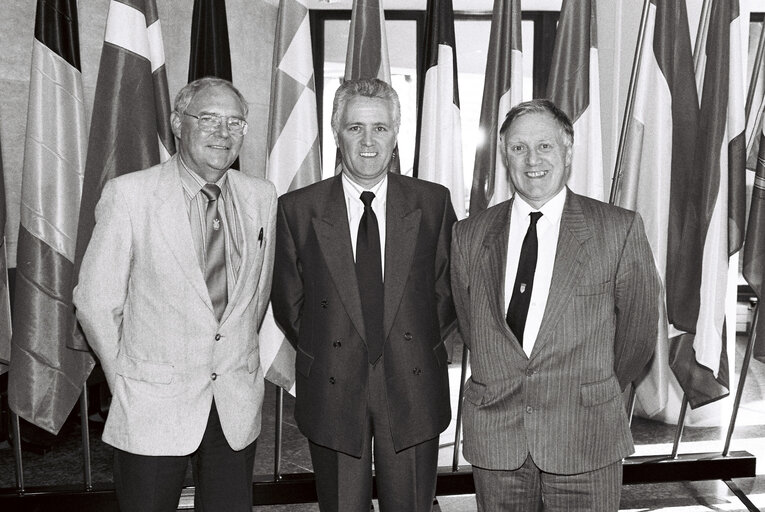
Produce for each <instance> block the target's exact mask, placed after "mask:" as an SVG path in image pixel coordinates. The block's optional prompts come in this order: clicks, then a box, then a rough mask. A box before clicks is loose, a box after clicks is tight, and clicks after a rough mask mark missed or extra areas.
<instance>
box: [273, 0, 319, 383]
mask: <svg viewBox="0 0 765 512" xmlns="http://www.w3.org/2000/svg"><path fill="white" fill-rule="evenodd" d="M273 62H274V69H273V72H272V75H271V111H270V113H269V120H268V162H267V164H266V177H267V178H268V179H269V180H270V181H271V182H272V183H273V184H274V185H275V186H276V191H277V193H278V194H279V195H281V194H284V193H286V192H289V191H291V190H295V189H298V188H301V187H304V186H306V185H310V184H311V183H315V182H317V181H319V180H320V179H321V153H320V146H319V122H318V114H317V108H316V87H315V84H314V77H313V52H312V50H311V25H310V19H309V16H308V5H307V2H306V0H281V1H280V4H279V14H278V18H277V23H276V38H275V43H274V61H273ZM277 286H278V284H277ZM260 360H261V364H262V365H263V368H264V373H265V376H266V379H267V380H269V381H270V382H273V383H274V384H276V385H278V386H281V387H283V388H284V389H286V390H288V391H290V390H291V389H292V387H293V385H294V383H295V349H294V348H292V345H290V343H289V342H288V341H287V339H286V338H285V337H284V334H283V333H282V331H281V330H280V329H279V327H278V326H277V325H276V321H275V320H274V315H273V311H272V310H271V306H270V305H269V307H268V311H267V312H266V316H265V319H264V320H263V325H262V327H261V329H260Z"/></svg>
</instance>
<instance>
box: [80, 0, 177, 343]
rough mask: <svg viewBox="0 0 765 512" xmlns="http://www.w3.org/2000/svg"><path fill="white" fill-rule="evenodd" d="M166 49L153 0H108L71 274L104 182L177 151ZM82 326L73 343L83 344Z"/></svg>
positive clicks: (89, 230) (82, 250)
mask: <svg viewBox="0 0 765 512" xmlns="http://www.w3.org/2000/svg"><path fill="white" fill-rule="evenodd" d="M171 110H172V109H171V106H170V95H169V93H168V90H167V73H166V71H165V50H164V47H163V44H162V29H161V26H160V22H159V16H158V14H157V4H156V2H155V0H111V3H110V4H109V14H108V16H107V18H106V31H105V34H104V46H103V51H102V52H101V65H100V68H99V70H98V81H97V83H96V93H95V99H94V103H93V115H92V118H91V126H90V139H89V143H88V144H89V146H88V156H87V159H86V165H85V178H84V183H83V189H82V204H81V206H80V218H79V224H78V231H77V249H76V252H75V279H76V276H77V272H78V271H79V266H80V263H81V261H82V257H83V255H84V254H85V249H86V248H87V246H88V242H89V241H90V236H91V234H92V233H93V226H94V225H95V208H96V204H97V203H98V200H99V198H100V197H101V190H102V189H103V186H104V183H106V182H107V181H108V180H109V179H111V178H114V177H115V176H119V175H122V174H127V173H129V172H133V171H137V170H140V169H144V168H147V167H150V166H152V165H155V164H158V163H159V162H161V161H163V160H166V159H167V158H169V157H170V155H171V154H173V153H175V140H174V139H173V133H172V130H171V128H170V111H171ZM82 336H83V335H82V333H81V332H80V331H77V332H76V335H75V337H74V339H73V346H74V347H76V348H78V349H81V350H85V349H86V345H85V342H84V339H83V337H82Z"/></svg>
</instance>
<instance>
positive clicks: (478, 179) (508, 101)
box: [470, 0, 523, 214]
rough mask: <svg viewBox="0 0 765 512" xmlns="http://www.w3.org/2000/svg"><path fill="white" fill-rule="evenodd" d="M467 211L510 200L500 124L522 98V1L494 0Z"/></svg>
mask: <svg viewBox="0 0 765 512" xmlns="http://www.w3.org/2000/svg"><path fill="white" fill-rule="evenodd" d="M485 76H486V81H485V82H484V86H483V99H482V102H481V118H480V121H479V132H480V137H481V140H480V141H479V144H478V147H477V148H476V152H475V166H474V168H473V185H472V188H471V190H470V213H471V214H472V213H476V212H479V211H481V210H485V209H486V208H488V207H489V206H492V205H495V204H498V203H501V202H502V201H504V200H506V199H509V198H510V196H511V194H512V187H511V184H510V181H509V178H508V176H507V168H506V167H505V164H504V162H503V161H502V157H501V155H500V153H499V127H500V126H502V122H503V121H504V120H505V116H506V115H507V113H508V112H509V111H510V108H512V107H513V106H514V105H516V104H518V103H520V102H521V100H522V98H523V53H522V47H521V0H497V1H496V2H494V12H493V14H492V17H491V34H490V35H489V53H488V57H487V60H486V75H485Z"/></svg>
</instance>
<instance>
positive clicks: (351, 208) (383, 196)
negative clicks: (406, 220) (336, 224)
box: [342, 174, 388, 281]
mask: <svg viewBox="0 0 765 512" xmlns="http://www.w3.org/2000/svg"><path fill="white" fill-rule="evenodd" d="M342 180H343V193H344V194H345V207H346V210H347V212H348V226H349V227H350V231H351V233H350V234H351V247H353V260H354V261H356V239H357V238H358V235H359V223H361V216H362V215H364V203H362V202H361V193H362V192H365V191H367V190H368V191H369V192H372V193H373V194H374V195H375V199H374V201H372V210H374V212H375V215H376V216H377V227H378V229H379V230H380V251H381V252H382V254H380V261H381V263H382V275H383V281H384V280H385V205H386V204H387V198H388V175H387V174H386V175H385V176H384V177H383V179H381V180H380V181H379V182H378V183H377V184H376V185H375V186H373V187H372V188H370V189H366V188H363V187H361V186H360V185H358V184H356V183H354V182H353V181H351V180H350V179H348V177H347V176H346V175H345V174H343V178H342Z"/></svg>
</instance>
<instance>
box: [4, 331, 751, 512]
mask: <svg viewBox="0 0 765 512" xmlns="http://www.w3.org/2000/svg"><path fill="white" fill-rule="evenodd" d="M745 343H746V339H745V337H743V336H739V337H738V339H737V342H736V344H737V347H736V348H737V350H736V352H737V366H740V364H741V363H740V361H741V358H742V355H743V352H744V348H745ZM459 352H460V351H457V352H456V353H455V354H454V357H453V360H454V362H453V363H452V365H451V366H450V377H451V381H452V382H453V383H454V384H455V388H456V383H457V382H459V372H460V365H459V359H460V357H459V356H460V354H459ZM734 391H735V389H732V391H731V392H732V393H733V392H734ZM456 394H457V392H456V389H455V392H454V395H455V397H454V404H453V410H454V411H456ZM275 396H276V392H275V389H274V387H273V386H271V385H267V393H266V400H265V404H264V410H263V432H262V434H261V437H260V439H259V442H258V454H257V456H256V463H255V468H254V474H255V475H269V476H270V475H273V472H274V465H275V461H274V439H275V432H276V428H275V423H276V422H275V416H276V413H275V402H276V400H275ZM284 396H285V399H284V408H283V415H284V419H283V423H282V436H283V441H282V456H281V460H280V468H281V469H280V470H281V473H283V474H287V473H298V472H306V471H311V462H310V456H309V453H308V445H307V442H306V440H305V438H304V437H303V436H302V435H301V434H300V433H299V431H298V429H297V427H296V425H295V423H294V418H293V405H294V400H293V399H292V397H290V396H289V395H287V394H285V395H284ZM729 401H730V400H729ZM739 410H740V412H739V419H738V421H737V427H736V430H735V432H734V436H733V441H732V443H731V450H746V451H749V452H750V453H752V454H753V455H755V456H756V457H757V459H758V465H757V474H758V476H757V477H755V478H744V479H736V480H734V482H733V483H734V484H735V486H737V487H738V488H739V489H740V490H741V492H742V493H743V494H745V495H746V497H747V499H749V500H750V501H751V502H752V503H753V504H754V505H755V506H757V507H759V508H761V509H762V510H765V462H763V461H765V364H762V363H759V362H757V361H753V362H752V365H751V367H750V371H749V374H748V378H747V384H746V388H745V393H744V395H743V399H742V405H741V407H740V409H739ZM91 412H92V411H91ZM90 419H91V422H90V436H91V466H92V474H93V481H94V482H96V483H100V482H111V448H110V447H109V446H107V445H105V444H103V443H102V442H101V441H100V439H99V436H100V430H101V428H102V426H103V423H102V421H103V419H102V418H101V417H100V415H99V414H97V413H93V412H92V413H91V418H90ZM632 427H633V436H634V438H635V444H636V454H637V455H654V454H667V453H670V451H671V449H672V441H673V438H674V435H675V432H676V427H675V426H674V425H667V424H664V423H661V422H658V421H652V420H647V419H643V418H639V417H636V418H634V420H633V425H632ZM726 430H727V421H725V422H724V426H719V425H718V426H714V425H713V426H704V427H693V426H686V427H685V429H684V432H683V436H682V439H683V442H682V444H681V447H680V453H699V452H719V451H721V450H722V446H723V441H722V440H723V439H724V437H725V434H726ZM22 431H23V434H24V435H23V438H24V439H25V441H26V442H27V444H26V447H27V448H28V449H25V451H24V457H23V459H24V483H25V486H26V487H27V488H30V487H36V486H51V485H66V484H77V483H79V482H82V474H83V471H82V462H81V460H82V459H81V442H80V429H79V422H78V420H77V419H76V418H74V419H73V420H72V421H71V423H70V424H68V425H66V426H65V427H64V429H63V431H62V434H61V435H59V436H58V437H57V438H52V437H50V436H48V435H47V434H45V433H43V432H40V431H36V430H35V429H33V428H29V427H27V426H24V427H22ZM441 439H442V441H441V446H442V449H441V453H440V455H439V465H440V466H447V467H448V466H451V462H452V457H453V446H454V422H452V425H451V426H450V428H449V429H447V431H446V432H444V434H443V435H442V438H441ZM14 464H15V463H14V459H13V453H12V449H11V447H10V446H9V444H8V442H7V441H6V442H0V488H13V487H15V486H16V481H15V476H14ZM460 464H461V465H467V463H466V461H464V459H461V462H460ZM375 505H376V504H375ZM378 510H379V509H378ZM433 510H434V511H441V512H468V511H471V512H472V511H475V510H476V505H475V498H474V496H472V495H462V496H439V497H438V503H437V505H436V506H434V509H433ZM620 510H622V511H631V512H643V511H672V512H681V511H682V512H692V511H693V512H695V511H747V510H748V509H747V508H746V506H745V505H744V504H743V503H742V502H741V500H739V499H738V498H737V497H736V495H735V494H734V493H733V492H732V491H731V490H730V489H729V487H728V486H726V485H725V483H723V482H721V481H701V482H687V481H686V482H677V483H671V484H652V485H627V486H625V487H624V489H623V492H622V501H621V509H620ZM253 511H257V512H309V511H310V512H313V511H318V506H317V505H316V504H302V505H280V506H258V507H253Z"/></svg>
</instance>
